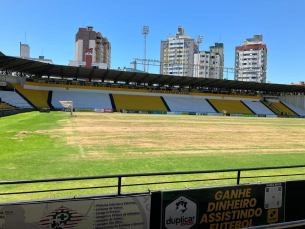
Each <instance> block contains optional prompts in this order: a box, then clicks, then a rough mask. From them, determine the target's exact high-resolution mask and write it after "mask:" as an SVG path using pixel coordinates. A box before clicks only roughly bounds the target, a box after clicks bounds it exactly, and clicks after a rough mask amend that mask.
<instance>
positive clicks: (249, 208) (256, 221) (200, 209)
mask: <svg viewBox="0 0 305 229" xmlns="http://www.w3.org/2000/svg"><path fill="white" fill-rule="evenodd" d="M179 198H184V201H185V202H187V204H182V207H181V206H180V204H181V203H180V202H179V200H180V199H179ZM284 198H285V183H284V182H279V183H264V184H252V185H238V186H222V187H213V188H202V189H188V190H176V191H164V192H163V193H162V201H163V214H162V215H163V220H162V228H166V229H171V228H174V227H172V225H174V224H177V225H178V226H176V227H175V228H202V229H229V228H247V227H252V226H258V225H266V224H270V223H280V222H284V213H285V212H284V208H285V206H284V203H285V201H284ZM189 203H193V204H192V205H189ZM175 204H176V208H175V209H174V210H176V211H177V210H178V209H182V210H183V207H184V208H186V210H185V211H184V212H183V213H181V214H180V217H179V214H178V213H174V210H173V209H172V208H171V207H169V206H172V205H175ZM195 204H197V213H195V210H192V211H191V213H187V210H189V208H188V206H191V209H196V208H195ZM170 209H171V210H170ZM191 217H194V218H192V219H193V220H191ZM188 221H189V222H192V223H193V224H192V225H191V223H190V225H188V224H182V223H181V222H186V223H187V222H188Z"/></svg>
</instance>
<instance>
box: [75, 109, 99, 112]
mask: <svg viewBox="0 0 305 229" xmlns="http://www.w3.org/2000/svg"><path fill="white" fill-rule="evenodd" d="M75 111H76V112H94V109H75Z"/></svg>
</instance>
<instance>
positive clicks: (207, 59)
mask: <svg viewBox="0 0 305 229" xmlns="http://www.w3.org/2000/svg"><path fill="white" fill-rule="evenodd" d="M194 64H195V68H194V77H201V78H213V79H223V65H224V54H223V43H215V46H210V51H209V52H208V51H200V52H199V54H198V53H196V54H195V55H194Z"/></svg>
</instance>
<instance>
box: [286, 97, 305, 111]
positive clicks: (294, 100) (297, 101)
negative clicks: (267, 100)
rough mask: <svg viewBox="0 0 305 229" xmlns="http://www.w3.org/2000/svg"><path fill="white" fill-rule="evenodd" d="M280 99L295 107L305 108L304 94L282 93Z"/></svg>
mask: <svg viewBox="0 0 305 229" xmlns="http://www.w3.org/2000/svg"><path fill="white" fill-rule="evenodd" d="M280 101H284V102H286V103H288V104H292V105H294V106H296V107H300V108H302V109H305V96H304V95H283V96H280Z"/></svg>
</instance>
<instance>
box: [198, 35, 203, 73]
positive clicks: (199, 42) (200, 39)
mask: <svg viewBox="0 0 305 229" xmlns="http://www.w3.org/2000/svg"><path fill="white" fill-rule="evenodd" d="M202 40H203V36H202V35H198V37H197V43H198V65H197V66H198V71H197V77H199V64H200V63H199V62H200V49H199V46H200V44H201V43H202Z"/></svg>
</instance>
